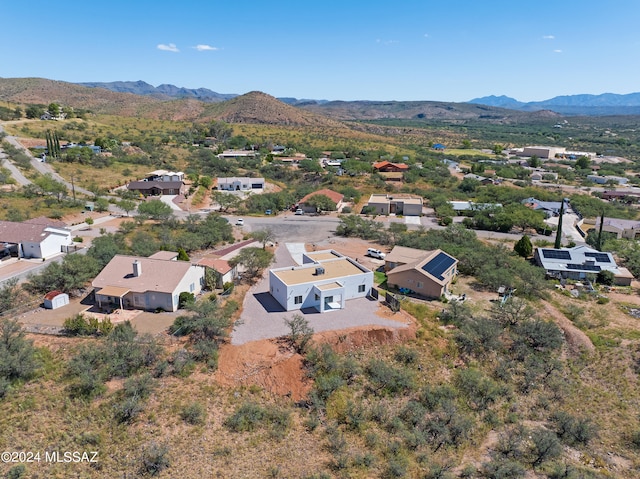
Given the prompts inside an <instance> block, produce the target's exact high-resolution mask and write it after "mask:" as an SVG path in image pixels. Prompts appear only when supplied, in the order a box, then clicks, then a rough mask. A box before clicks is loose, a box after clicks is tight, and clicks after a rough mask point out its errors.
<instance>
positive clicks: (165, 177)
mask: <svg viewBox="0 0 640 479" xmlns="http://www.w3.org/2000/svg"><path fill="white" fill-rule="evenodd" d="M147 181H184V173H183V172H182V171H167V170H154V171H151V172H149V173H148V174H147Z"/></svg>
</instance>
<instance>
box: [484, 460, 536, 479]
mask: <svg viewBox="0 0 640 479" xmlns="http://www.w3.org/2000/svg"><path fill="white" fill-rule="evenodd" d="M526 473H527V470H526V469H525V468H524V466H523V465H522V464H520V463H519V462H516V461H513V460H510V459H502V458H500V459H493V460H492V461H490V462H487V463H485V464H483V465H482V474H483V476H482V477H486V478H488V479H518V478H519V477H524V476H525V475H526Z"/></svg>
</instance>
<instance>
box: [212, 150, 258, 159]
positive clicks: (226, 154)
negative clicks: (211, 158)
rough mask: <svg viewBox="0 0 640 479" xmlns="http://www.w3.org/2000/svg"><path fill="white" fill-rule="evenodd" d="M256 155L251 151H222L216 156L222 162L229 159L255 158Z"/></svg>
mask: <svg viewBox="0 0 640 479" xmlns="http://www.w3.org/2000/svg"><path fill="white" fill-rule="evenodd" d="M256 156H258V153H257V152H256V151H253V150H224V151H223V152H222V153H220V154H219V155H218V158H220V159H222V160H224V159H229V158H235V159H238V158H255V157H256Z"/></svg>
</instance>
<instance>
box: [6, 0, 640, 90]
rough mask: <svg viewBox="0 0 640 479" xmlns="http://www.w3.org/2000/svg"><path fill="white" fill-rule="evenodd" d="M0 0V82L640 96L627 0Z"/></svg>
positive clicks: (639, 55) (637, 13) (633, 17)
mask: <svg viewBox="0 0 640 479" xmlns="http://www.w3.org/2000/svg"><path fill="white" fill-rule="evenodd" d="M4 3H5V4H4V5H3V6H2V7H1V10H0V11H2V20H1V23H0V25H1V28H0V77H5V78H14V77H43V78H49V79H52V80H62V81H69V82H85V81H104V82H108V81H117V80H144V81H146V82H148V83H150V84H152V85H155V86H157V85H159V84H162V83H169V84H173V85H176V86H183V87H188V88H199V87H205V88H209V89H211V90H214V91H217V92H219V93H240V94H242V93H246V92H248V91H252V90H260V91H263V92H265V93H268V94H270V95H274V96H278V97H283V96H288V97H296V98H313V99H328V100H434V101H467V100H470V99H472V98H475V97H481V96H486V95H507V96H510V97H513V98H516V99H518V100H521V101H534V100H544V99H547V98H551V97H554V96H557V95H571V94H580V93H590V94H600V93H607V92H608V93H621V94H622V93H632V92H637V91H640V28H638V27H637V22H638V19H640V1H638V0H608V1H606V2H604V1H602V0H600V1H595V0H581V1H577V0H555V1H549V0H538V1H535V2H534V1H526V2H525V1H518V0H491V1H490V2H485V1H480V0H446V1H442V0H439V1H432V0H422V1H419V0H396V1H378V0H368V1H364V0H363V1H350V0H342V1H336V0H323V1H321V2H317V1H308V2H302V1H278V0H272V1H271V2H266V1H261V0H254V1H247V0H235V1H234V0H227V1H218V0H199V1H193V0H182V1H181V2H176V1H172V2H168V1H165V0H155V1H148V0H129V1H123V0H110V1H108V2H107V1H104V0H89V1H87V0H82V1H76V0H59V1H57V2H54V3H53V4H52V2H50V1H49V0H30V1H12V2H9V1H7V2H4ZM54 5H55V6H54Z"/></svg>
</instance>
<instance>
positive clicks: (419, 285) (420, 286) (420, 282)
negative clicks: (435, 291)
mask: <svg viewBox="0 0 640 479" xmlns="http://www.w3.org/2000/svg"><path fill="white" fill-rule="evenodd" d="M423 285H424V283H423V282H422V281H418V282H417V283H416V287H418V288H422V286H423Z"/></svg>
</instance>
